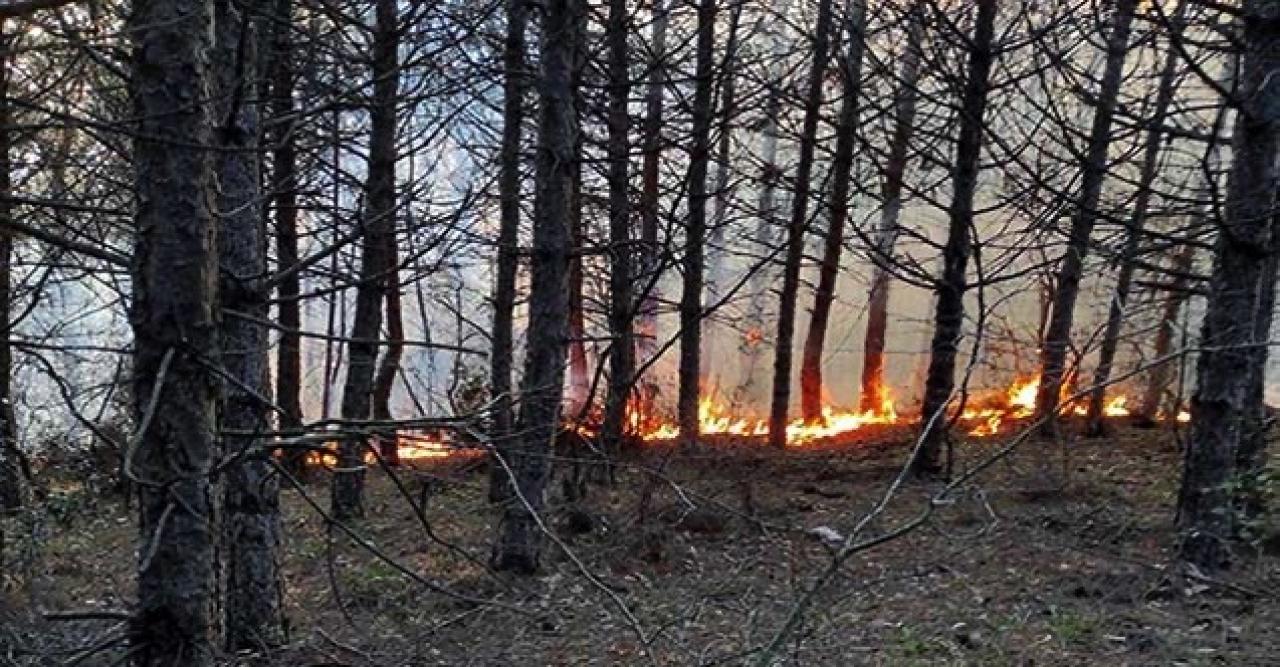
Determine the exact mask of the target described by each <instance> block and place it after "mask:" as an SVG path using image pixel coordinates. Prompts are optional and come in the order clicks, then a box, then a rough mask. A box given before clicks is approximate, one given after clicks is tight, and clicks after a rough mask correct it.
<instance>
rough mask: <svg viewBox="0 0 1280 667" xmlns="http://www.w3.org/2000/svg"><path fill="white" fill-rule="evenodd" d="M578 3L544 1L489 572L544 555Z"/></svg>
mask: <svg viewBox="0 0 1280 667" xmlns="http://www.w3.org/2000/svg"><path fill="white" fill-rule="evenodd" d="M579 11H580V3H579V2H578V0H549V1H548V2H547V4H546V18H545V20H544V23H543V38H542V78H541V81H540V82H539V95H540V99H541V108H540V115H541V118H540V119H539V123H538V152H537V165H536V169H537V175H536V178H537V195H536V198H535V201H534V225H533V251H532V253H531V255H532V256H531V265H530V271H531V276H530V285H529V290H530V291H529V328H528V337H527V343H526V352H525V365H524V377H523V379H522V381H521V388H520V395H521V403H520V418H519V422H518V423H517V425H516V436H515V439H514V440H513V442H512V447H511V449H510V451H509V452H508V453H507V460H506V463H507V464H508V465H509V466H510V468H511V476H512V478H513V479H514V481H515V484H514V489H513V490H514V493H513V494H512V497H511V498H509V499H507V500H506V502H505V505H504V507H503V513H502V520H501V521H500V522H499V525H498V534H497V540H496V541H495V542H494V545H493V559H492V561H493V567H494V568H495V569H498V570H514V571H517V572H521V573H533V572H535V571H537V569H538V562H539V559H540V557H541V553H542V533H541V531H540V529H539V526H538V521H539V518H538V516H539V514H540V513H541V512H542V509H543V507H544V506H545V493H546V486H547V477H548V475H549V474H550V466H551V461H550V453H551V445H552V442H553V441H554V440H555V436H556V433H557V431H558V430H559V428H560V409H561V405H562V394H563V387H564V360H565V351H566V349H567V347H568V346H567V342H568V341H567V339H568V333H569V331H568V319H569V290H568V288H569V263H570V254H571V253H570V250H571V249H570V243H571V241H570V229H569V223H570V215H571V214H570V207H571V201H570V200H571V197H572V192H571V191H572V188H573V186H572V181H573V164H572V162H573V150H574V145H575V143H576V141H577V137H576V136H575V135H576V134H577V117H576V113H575V111H574V90H573V83H572V76H573V72H572V70H573V58H574V50H575V44H574V35H575V33H576V29H575V26H574V22H575V20H576V17H577V16H578V13H579Z"/></svg>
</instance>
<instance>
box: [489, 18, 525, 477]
mask: <svg viewBox="0 0 1280 667" xmlns="http://www.w3.org/2000/svg"><path fill="white" fill-rule="evenodd" d="M506 4H507V35H506V42H505V44H504V45H503V52H502V63H503V64H502V67H503V77H504V79H503V90H502V92H503V101H502V152H501V154H500V156H499V158H498V159H499V161H500V165H499V170H500V172H499V175H498V206H499V227H498V266H497V277H496V279H495V283H494V294H493V351H492V352H491V356H490V368H489V386H490V392H491V393H492V394H493V399H494V401H495V402H494V408H493V433H492V435H493V439H494V442H495V447H496V451H498V452H503V451H505V447H506V445H507V440H508V438H510V437H511V426H512V423H513V421H514V418H513V415H512V405H513V401H512V400H511V399H512V397H511V366H512V356H513V350H512V347H513V341H514V333H513V331H514V318H515V309H516V272H517V270H518V269H519V265H520V255H519V252H520V249H519V245H520V142H521V139H522V137H523V134H524V133H523V129H524V128H523V125H524V95H525V89H526V88H527V86H528V84H527V82H526V77H527V73H526V72H525V67H526V66H525V62H524V49H525V29H526V26H527V25H528V20H529V19H528V8H527V6H526V3H525V0H506ZM507 489H508V480H507V474H506V471H504V470H503V469H502V466H501V465H499V464H498V462H497V460H496V459H493V460H490V462H489V500H490V501H491V502H498V501H500V500H502V499H503V498H504V497H505V492H506V490H507Z"/></svg>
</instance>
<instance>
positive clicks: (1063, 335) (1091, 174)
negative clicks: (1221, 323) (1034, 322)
mask: <svg viewBox="0 0 1280 667" xmlns="http://www.w3.org/2000/svg"><path fill="white" fill-rule="evenodd" d="M1137 4H1138V0H1116V9H1115V15H1114V16H1113V18H1112V21H1111V34H1110V35H1109V36H1108V37H1107V60H1106V65H1105V68H1104V70H1103V74H1102V83H1101V86H1100V87H1099V90H1098V99H1097V108H1096V109H1095V110H1094V114H1093V127H1092V128H1091V129H1090V131H1089V144H1088V147H1087V148H1086V155H1085V162H1084V165H1083V170H1082V173H1081V177H1080V198H1079V199H1078V200H1077V201H1076V202H1075V205H1076V210H1075V213H1074V214H1073V215H1072V216H1071V232H1070V235H1069V236H1068V237H1067V251H1066V254H1065V255H1063V257H1062V260H1061V262H1060V263H1059V266H1058V278H1057V281H1056V285H1055V291H1054V296H1053V313H1052V314H1051V315H1050V317H1049V327H1048V329H1047V330H1046V331H1045V336H1044V342H1043V343H1042V344H1041V350H1042V352H1041V359H1040V388H1039V390H1038V391H1037V394H1036V414H1037V415H1039V416H1041V417H1042V418H1044V419H1045V420H1046V421H1045V425H1046V428H1048V429H1052V428H1053V426H1054V421H1055V418H1056V415H1057V411H1058V400H1059V395H1060V393H1061V391H1062V382H1063V376H1064V373H1065V372H1066V361H1067V348H1068V347H1069V346H1070V344H1071V324H1072V320H1073V319H1074V317H1075V308H1076V298H1077V297H1078V296H1079V294H1080V278H1081V275H1082V273H1083V270H1084V260H1085V256H1086V255H1088V254H1089V237H1090V236H1091V235H1092V234H1093V226H1094V223H1095V222H1096V221H1097V219H1098V204H1099V203H1100V200H1101V196H1102V184H1103V181H1105V180H1106V177H1107V148H1108V147H1110V145H1111V121H1112V118H1113V117H1114V116H1115V110H1116V98H1117V96H1118V94H1119V92H1120V83H1121V79H1122V78H1123V75H1124V59H1125V55H1126V54H1127V53H1128V50H1129V28H1130V26H1131V25H1132V24H1133V15H1134V11H1135V8H1136V7H1137Z"/></svg>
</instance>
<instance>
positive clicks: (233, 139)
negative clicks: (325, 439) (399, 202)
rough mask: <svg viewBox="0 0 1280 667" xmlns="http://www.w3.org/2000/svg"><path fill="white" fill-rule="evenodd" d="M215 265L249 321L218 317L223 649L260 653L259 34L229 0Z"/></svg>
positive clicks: (264, 358)
mask: <svg viewBox="0 0 1280 667" xmlns="http://www.w3.org/2000/svg"><path fill="white" fill-rule="evenodd" d="M216 16H217V33H216V36H215V39H216V49H215V51H214V61H213V62H214V67H215V71H216V75H215V82H216V86H217V88H216V90H217V95H218V98H217V99H218V100H219V102H220V104H219V105H218V119H219V121H220V127H219V128H218V132H219V134H220V136H219V137H218V143H219V146H220V147H221V148H222V149H223V150H222V151H220V152H219V153H218V160H217V170H218V186H219V189H218V198H217V206H218V213H217V215H218V219H217V222H218V224H219V227H220V230H219V234H218V262H219V265H220V266H221V273H220V275H219V297H220V305H221V306H222V307H223V308H224V309H227V310H230V311H234V312H240V313H248V314H249V315H251V316H252V317H253V318H254V319H256V320H257V321H251V320H249V319H246V318H242V317H235V316H232V315H224V316H223V317H222V319H221V322H220V329H221V331H220V343H221V351H222V367H223V369H225V370H226V372H227V374H228V375H229V376H230V377H231V378H232V379H233V380H234V381H233V382H230V383H228V384H227V386H226V388H225V389H224V391H223V395H222V404H221V406H220V415H219V417H220V422H221V428H222V430H223V431H224V432H227V433H229V435H226V436H224V440H223V449H224V451H225V452H226V454H227V455H228V456H230V457H232V459H231V460H232V461H233V462H234V463H233V464H232V465H229V466H228V467H227V469H226V474H227V478H226V483H225V487H224V496H223V498H224V505H223V507H224V510H225V516H224V520H225V525H224V533H223V544H224V549H225V559H226V572H227V583H226V596H227V597H226V609H225V613H226V644H227V648H228V649H230V650H232V651H237V650H240V649H262V648H266V647H269V646H271V645H273V644H276V643H278V642H279V641H280V639H281V637H282V633H281V630H282V625H281V621H282V617H281V615H280V608H279V604H278V602H279V600H280V586H281V585H282V581H281V579H280V573H279V571H278V570H277V564H278V563H279V562H280V553H279V552H280V497H279V496H280V494H279V482H278V479H279V478H278V476H277V475H276V474H275V471H274V470H273V469H272V467H271V460H270V449H269V448H268V447H267V443H266V440H265V437H264V436H263V435H262V434H263V433H265V432H267V431H269V430H270V429H271V413H270V403H269V402H268V401H270V395H271V388H270V383H269V379H268V375H269V372H270V369H269V362H268V355H269V353H268V345H269V340H268V332H267V329H266V327H264V326H263V325H262V321H265V320H266V319H267V317H268V314H269V306H268V303H267V301H268V296H269V294H268V288H267V287H266V285H265V284H264V282H263V277H264V276H265V274H266V271H267V238H266V224H265V222H264V220H263V218H262V212H263V208H262V207H261V206H259V205H258V202H259V201H261V192H260V187H259V183H260V182H261V166H260V165H259V163H258V144H259V141H260V131H261V130H260V124H259V108H258V106H257V104H258V103H257V102H256V100H257V99H258V94H257V90H256V88H257V86H256V84H257V81H258V70H259V64H258V62H259V61H258V48H257V44H258V35H257V34H256V33H257V31H258V29H259V27H260V25H259V24H260V19H259V18H257V17H253V16H249V15H247V14H246V13H244V11H243V10H241V9H238V8H237V7H235V6H233V4H232V3H231V2H229V0H220V1H219V2H218V3H217V13H216Z"/></svg>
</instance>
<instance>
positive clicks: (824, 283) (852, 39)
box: [800, 0, 866, 421]
mask: <svg viewBox="0 0 1280 667" xmlns="http://www.w3.org/2000/svg"><path fill="white" fill-rule="evenodd" d="M848 12H849V16H848V19H847V21H848V24H849V25H848V33H849V35H848V40H849V51H848V53H847V54H846V55H845V58H844V62H843V63H841V73H842V74H843V76H844V100H843V101H841V103H840V116H839V118H838V120H837V121H836V153H835V158H834V159H833V160H832V163H831V171H832V174H833V176H832V180H831V192H830V193H829V195H828V199H827V202H826V204H827V210H828V212H829V213H828V218H829V219H830V220H829V223H830V227H829V228H828V229H827V237H826V238H825V239H824V240H823V244H822V264H821V265H820V266H819V269H818V289H817V290H816V291H815V292H814V296H813V313H812V315H811V316H810V318H809V332H808V334H807V335H806V336H805V340H804V357H803V361H802V363H801V366H800V407H801V412H802V414H803V415H804V418H805V419H806V420H808V421H817V420H820V419H822V355H823V349H824V347H825V344H826V337H827V321H828V320H829V319H830V317H831V304H832V303H833V302H834V301H835V298H836V278H837V277H838V276H839V274H840V251H841V249H842V248H843V247H844V226H845V224H847V223H848V220H849V184H850V182H851V181H852V177H853V151H854V144H855V142H856V138H857V137H856V135H855V133H856V132H857V129H858V106H859V97H860V95H861V92H862V91H861V85H862V50H863V35H864V31H865V28H864V25H865V17H866V5H865V2H864V0H852V1H851V3H850V7H849V8H848Z"/></svg>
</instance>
